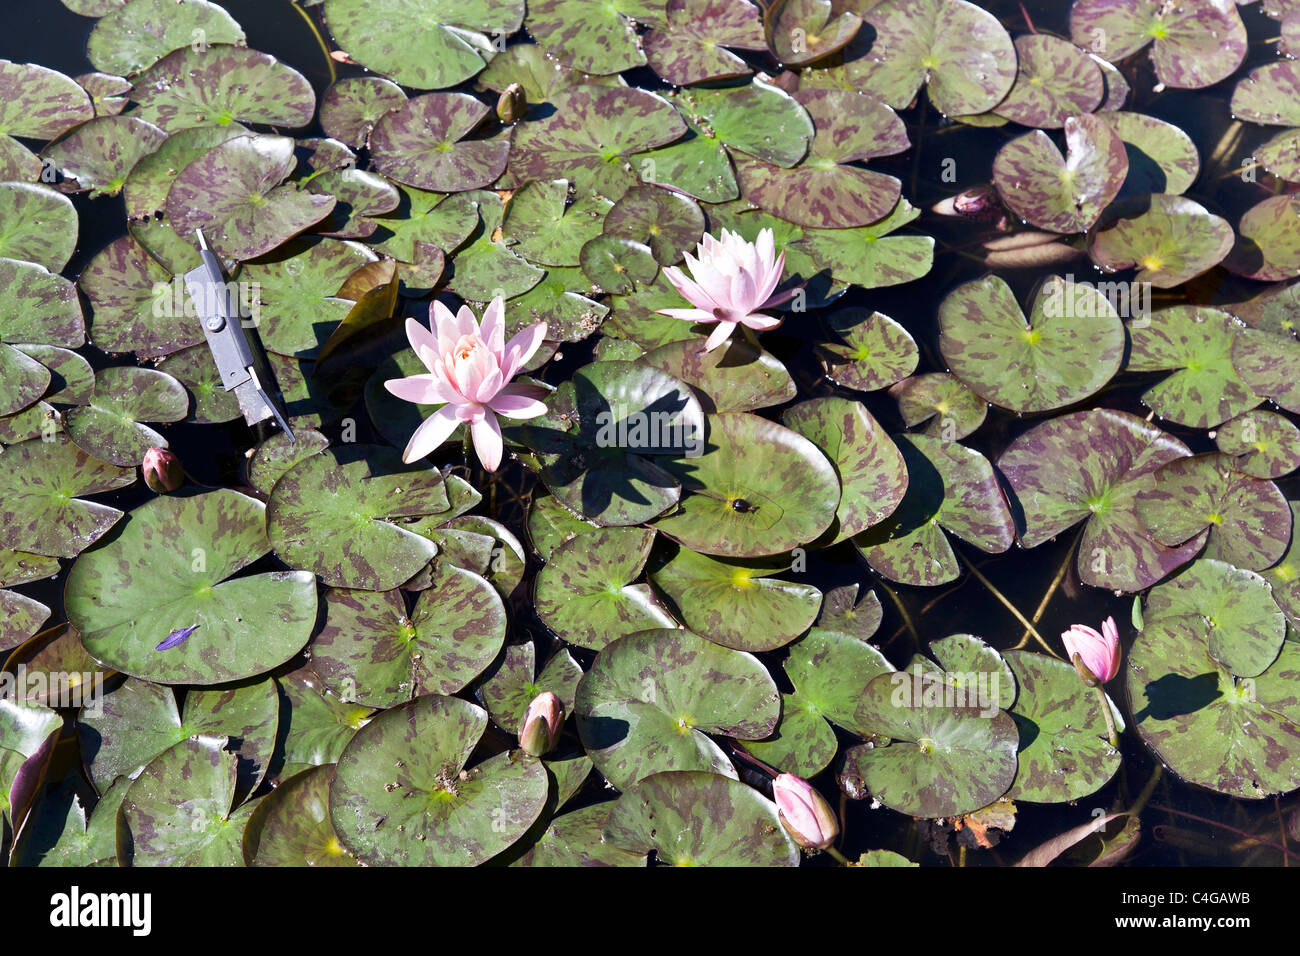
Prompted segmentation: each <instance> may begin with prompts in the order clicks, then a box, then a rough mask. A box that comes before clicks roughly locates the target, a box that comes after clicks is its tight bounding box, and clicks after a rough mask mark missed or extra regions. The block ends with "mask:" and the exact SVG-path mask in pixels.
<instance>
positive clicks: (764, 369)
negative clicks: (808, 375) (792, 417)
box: [640, 319, 797, 414]
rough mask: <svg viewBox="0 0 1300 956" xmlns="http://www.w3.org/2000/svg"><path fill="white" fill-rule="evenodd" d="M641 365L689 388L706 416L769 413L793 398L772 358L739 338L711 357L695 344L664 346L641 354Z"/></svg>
mask: <svg viewBox="0 0 1300 956" xmlns="http://www.w3.org/2000/svg"><path fill="white" fill-rule="evenodd" d="M678 321H681V320H680V319H679V320H678ZM683 324H685V323H683ZM640 361H642V362H645V363H646V364H647V365H652V366H654V367H655V368H658V369H662V370H663V371H665V372H667V373H668V374H669V375H673V376H676V377H677V378H679V379H681V380H682V381H683V382H686V383H687V384H688V385H690V386H692V387H693V388H694V389H695V391H696V392H697V393H698V394H699V396H700V404H701V407H703V409H704V411H705V412H706V413H709V414H713V413H714V412H747V411H751V410H752V409H755V408H768V407H770V406H772V405H780V404H782V403H783V402H788V401H789V400H790V399H792V398H794V397H795V394H796V392H797V388H796V386H795V383H794V379H793V378H791V377H790V373H789V372H788V371H787V370H786V367H785V366H784V365H782V364H781V363H780V361H778V360H777V359H776V357H775V356H773V355H772V354H771V353H769V352H765V351H764V350H763V349H761V348H759V347H758V346H757V345H756V344H754V343H753V342H752V341H750V340H749V339H747V338H744V337H742V336H739V335H738V336H734V337H733V338H732V339H731V340H730V341H729V342H728V343H727V345H726V347H725V348H716V349H714V350H713V351H711V352H704V351H701V349H700V340H699V339H698V338H690V339H686V340H684V341H681V342H669V343H668V344H666V345H661V346H659V347H658V348H656V349H651V350H650V351H648V352H646V353H645V355H643V356H641V357H640Z"/></svg>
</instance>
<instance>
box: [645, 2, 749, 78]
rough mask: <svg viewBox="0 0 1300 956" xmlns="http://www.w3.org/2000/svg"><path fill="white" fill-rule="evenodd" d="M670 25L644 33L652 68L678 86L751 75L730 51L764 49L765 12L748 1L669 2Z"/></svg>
mask: <svg viewBox="0 0 1300 956" xmlns="http://www.w3.org/2000/svg"><path fill="white" fill-rule="evenodd" d="M667 17H668V22H667V25H666V26H665V27H663V28H661V29H655V30H651V31H650V32H649V33H647V34H646V35H645V36H644V37H642V46H643V48H644V51H645V57H646V60H647V62H648V63H649V64H650V68H651V69H653V70H654V71H655V72H656V73H658V74H659V75H660V76H661V77H663V79H664V80H666V81H667V82H669V83H672V84H673V85H674V86H688V85H690V84H691V83H705V82H708V81H710V80H726V79H730V78H732V77H736V76H747V75H748V74H749V73H750V72H751V70H750V68H749V64H747V63H746V62H745V61H744V60H742V59H741V58H740V57H738V56H736V55H735V54H734V53H732V52H730V50H728V49H727V48H728V47H731V48H732V49H736V50H763V49H766V48H767V40H766V39H765V38H764V36H763V14H762V11H760V10H759V8H758V7H756V6H754V5H753V4H752V3H750V2H749V0H669V3H668V8H667Z"/></svg>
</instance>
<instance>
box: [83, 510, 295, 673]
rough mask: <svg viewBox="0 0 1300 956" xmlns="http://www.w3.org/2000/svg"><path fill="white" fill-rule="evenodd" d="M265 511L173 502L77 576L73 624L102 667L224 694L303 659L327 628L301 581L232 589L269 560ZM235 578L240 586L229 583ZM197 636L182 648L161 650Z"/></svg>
mask: <svg viewBox="0 0 1300 956" xmlns="http://www.w3.org/2000/svg"><path fill="white" fill-rule="evenodd" d="M265 513H266V506H265V505H263V504H262V503H261V502H260V501H257V500H256V499H254V498H248V497H246V496H244V495H241V494H239V493H237V492H234V491H230V490H228V489H221V490H218V491H211V492H206V493H203V494H199V495H194V496H191V497H173V496H169V495H162V496H160V497H158V498H155V499H154V500H153V501H150V502H148V503H146V504H144V505H141V506H140V507H139V508H137V509H136V510H135V511H133V512H132V513H131V516H130V518H129V519H128V521H127V523H126V525H125V527H124V528H123V529H122V532H121V533H120V534H119V535H117V537H115V538H114V539H113V541H112V542H111V543H109V544H107V545H104V546H101V547H100V548H98V549H96V550H95V551H94V552H91V553H89V554H86V555H84V556H83V557H82V558H80V559H79V560H78V561H77V563H76V564H74V565H73V567H72V571H71V572H70V574H69V576H68V584H67V590H66V592H65V594H64V603H65V605H66V611H67V614H68V620H69V621H71V622H72V625H73V626H74V627H76V628H77V630H79V631H80V632H81V639H82V642H83V643H84V644H85V645H86V649H87V650H88V651H90V653H91V654H93V655H94V656H95V658H96V659H97V660H100V661H103V662H104V663H105V664H107V665H109V666H110V667H113V668H114V669H116V670H120V671H122V672H123V673H126V674H131V675H133V676H135V677H144V678H147V679H149V680H152V681H156V682H158V683H163V684H205V685H206V684H220V683H224V682H226V681H232V680H239V679H241V678H244V677H251V676H253V675H255V674H262V673H265V672H266V671H268V670H270V669H271V668H273V667H276V666H278V665H279V664H282V663H284V662H285V661H287V660H288V659H289V658H290V657H292V656H293V655H294V654H296V653H297V652H298V651H299V650H300V649H301V648H302V646H303V645H304V644H306V643H307V638H308V637H310V636H311V630H312V626H313V624H314V622H315V620H316V585H315V581H314V580H313V578H312V576H311V575H310V574H307V573H305V572H302V571H271V572H267V573H263V574H254V575H251V576H244V577H238V578H232V577H231V575H233V574H235V573H236V572H237V571H239V570H240V569H241V568H244V567H247V566H248V565H249V564H252V563H253V562H254V561H256V560H257V559H259V558H260V557H261V556H262V555H264V554H265V553H266V552H267V550H268V544H267V540H266V528H265ZM228 579H229V580H228ZM194 625H197V629H196V630H195V631H194V632H193V634H192V635H191V636H190V637H189V638H188V639H187V640H185V641H184V642H183V643H181V644H179V645H178V646H176V647H171V648H168V649H167V650H162V651H160V650H157V646H158V645H159V644H160V643H162V642H164V641H165V640H166V639H167V637H168V636H169V635H170V634H172V633H174V632H175V631H176V629H178V628H185V627H190V626H194Z"/></svg>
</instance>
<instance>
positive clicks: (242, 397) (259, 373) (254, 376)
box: [185, 229, 295, 441]
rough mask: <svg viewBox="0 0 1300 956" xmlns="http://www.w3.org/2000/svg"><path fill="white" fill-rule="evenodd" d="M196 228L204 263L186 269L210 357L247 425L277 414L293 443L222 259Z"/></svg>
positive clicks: (187, 287)
mask: <svg viewBox="0 0 1300 956" xmlns="http://www.w3.org/2000/svg"><path fill="white" fill-rule="evenodd" d="M194 231H195V232H196V233H197V234H198V237H199V255H200V256H201V257H202V258H203V264H202V265H200V266H198V267H197V268H195V269H191V270H190V271H189V272H187V273H185V291H186V292H187V293H189V297H190V301H192V302H193V303H194V307H195V310H196V311H197V312H198V315H199V321H200V322H201V323H202V325H203V334H204V336H205V337H206V338H207V340H208V349H209V351H211V352H212V360H213V361H214V362H215V363H216V365H217V372H218V374H220V375H221V384H222V387H224V388H225V390H226V391H227V392H234V393H235V398H236V399H237V400H238V401H239V410H240V412H241V413H242V414H243V416H244V421H246V422H248V424H249V425H256V424H258V423H260V422H264V421H266V420H267V419H268V418H271V417H272V416H274V417H275V420H276V421H277V422H279V423H280V427H281V428H283V429H284V433H285V434H286V435H288V436H289V440H290V441H294V440H295V439H294V436H293V429H292V428H290V427H289V421H288V416H287V415H286V413H285V411H284V409H283V408H282V407H281V405H280V402H279V401H278V400H277V398H276V397H275V396H273V395H272V393H271V392H270V391H269V390H268V388H267V385H270V386H271V388H274V387H275V379H274V378H273V377H272V376H271V373H270V371H269V369H268V368H267V365H266V359H265V357H264V356H263V354H262V352H261V349H260V348H258V347H257V346H256V345H255V344H254V343H253V342H252V341H250V340H249V338H248V335H247V333H246V331H245V329H244V320H243V316H242V315H241V314H240V312H239V308H238V304H237V303H236V302H235V301H234V300H233V299H232V297H231V295H230V287H229V285H228V284H227V283H226V275H225V272H224V271H223V270H222V268H221V261H220V260H219V259H217V257H216V254H215V253H213V252H212V250H211V249H209V248H208V243H207V240H206V239H205V238H204V236H203V230H202V229H196V230H194Z"/></svg>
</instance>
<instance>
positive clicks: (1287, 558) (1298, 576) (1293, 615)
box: [1260, 501, 1300, 627]
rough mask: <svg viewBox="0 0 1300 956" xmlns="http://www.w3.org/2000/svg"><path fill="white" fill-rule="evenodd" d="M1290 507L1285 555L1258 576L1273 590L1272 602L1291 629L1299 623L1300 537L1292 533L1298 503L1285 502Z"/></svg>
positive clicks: (1299, 505) (1298, 507) (1299, 510)
mask: <svg viewBox="0 0 1300 956" xmlns="http://www.w3.org/2000/svg"><path fill="white" fill-rule="evenodd" d="M1287 503H1288V504H1289V505H1290V506H1291V527H1292V530H1293V533H1292V535H1291V543H1290V544H1289V545H1288V546H1287V549H1286V554H1284V555H1282V558H1281V559H1280V560H1279V561H1278V562H1277V563H1276V564H1274V565H1273V566H1272V567H1269V568H1266V569H1264V570H1263V571H1261V572H1260V575H1261V576H1262V577H1263V578H1264V580H1265V581H1267V582H1268V583H1269V586H1270V587H1272V589H1273V600H1274V601H1276V602H1277V606H1278V607H1280V608H1281V609H1282V613H1283V614H1285V615H1286V617H1287V620H1288V621H1289V622H1290V624H1291V626H1292V627H1296V626H1297V624H1296V622H1297V621H1300V535H1296V534H1295V533H1294V529H1295V527H1296V522H1297V520H1300V518H1298V517H1297V512H1300V502H1295V501H1290V502H1287Z"/></svg>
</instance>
